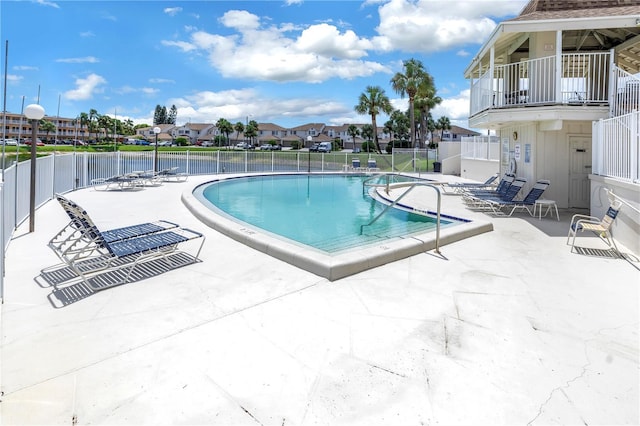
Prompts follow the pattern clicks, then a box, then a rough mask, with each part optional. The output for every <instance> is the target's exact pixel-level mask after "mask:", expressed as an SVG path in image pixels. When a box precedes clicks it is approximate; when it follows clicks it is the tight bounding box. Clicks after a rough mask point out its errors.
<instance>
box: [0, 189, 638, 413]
mask: <svg viewBox="0 0 640 426" xmlns="http://www.w3.org/2000/svg"><path fill="white" fill-rule="evenodd" d="M445 179H446V178H445ZM207 180H208V178H207V177H190V178H189V180H188V181H186V182H166V183H164V184H163V185H162V186H158V187H147V188H145V189H143V190H139V191H109V192H99V191H94V190H91V189H85V190H81V191H77V192H73V193H69V194H67V196H68V198H70V199H72V200H74V201H76V202H77V203H78V204H80V205H81V206H82V207H84V208H85V209H86V210H87V211H88V212H89V214H90V215H91V217H92V218H93V219H94V221H95V222H96V223H97V224H98V226H99V227H100V228H101V229H109V228H115V227H120V226H124V225H127V224H134V223H139V222H141V221H149V220H155V219H167V220H171V221H174V222H177V223H179V224H181V225H182V226H184V227H188V228H192V229H195V230H198V231H201V232H203V233H204V234H205V235H206V241H205V243H204V248H203V250H202V253H201V259H202V261H201V262H199V263H195V264H192V265H188V266H186V267H182V268H178V269H174V270H171V271H169V272H165V273H162V274H158V275H157V276H154V277H150V278H148V279H144V280H140V281H136V282H132V283H128V284H125V285H122V286H118V287H114V288H111V289H107V290H105V291H101V292H97V293H91V292H84V293H81V292H78V293H75V294H74V293H71V292H64V291H61V290H58V289H55V288H53V287H51V286H48V285H46V283H45V282H43V280H41V279H39V276H40V272H41V270H42V269H43V268H45V267H48V266H52V265H55V264H56V263H58V259H57V257H56V256H55V255H54V253H53V252H52V251H51V250H50V249H49V248H47V245H46V244H47V242H48V240H49V239H50V238H51V237H52V236H53V235H54V234H55V233H56V232H57V231H58V230H59V229H60V228H62V227H63V226H64V225H65V224H66V223H67V222H68V217H67V216H66V215H65V213H64V212H63V210H62V209H61V208H60V206H59V204H58V203H56V202H49V203H47V204H46V205H44V206H42V207H41V208H39V209H38V211H37V217H36V232H35V233H28V232H27V226H26V225H27V224H24V225H23V226H21V227H20V228H19V229H18V230H17V231H16V232H15V235H14V238H13V240H12V241H11V244H10V246H9V249H8V252H7V258H6V276H5V300H4V305H2V308H1V309H2V316H1V320H2V325H1V326H2V342H1V363H2V366H1V376H0V380H1V387H2V393H3V394H2V404H0V410H1V413H0V415H1V418H0V420H1V423H2V424H6V425H14V424H15V425H18V424H19V425H28V424H67V425H68V424H149V425H158V424H216V425H279V426H280V425H383V424H384V425H427V424H431V425H432V424H442V425H463V424H464V425H469V424H473V425H513V424H520V425H525V424H532V425H544V424H565V425H568V424H581V425H582V424H588V425H595V424H607V425H612V424H638V423H640V413H639V412H640V408H639V400H640V392H639V383H640V376H639V357H638V355H639V337H638V325H639V321H640V315H639V314H640V306H639V300H640V298H639V295H640V290H639V289H640V271H639V269H638V268H639V267H640V264H639V263H638V262H637V260H636V259H635V258H634V257H632V256H631V257H630V259H628V260H624V259H620V258H615V257H613V256H610V252H607V251H606V250H598V249H603V248H606V247H605V246H604V245H603V244H602V243H601V242H600V241H599V240H597V239H596V238H585V239H583V240H584V242H586V243H587V244H588V245H590V246H591V245H592V247H593V248H596V250H594V251H591V254H592V255H586V254H577V253H571V252H570V248H569V246H567V245H566V244H565V240H566V234H567V229H568V223H569V220H570V218H571V215H572V214H573V213H574V212H570V211H561V212H560V219H561V221H560V222H558V221H556V219H555V218H550V217H546V218H543V219H542V220H538V218H531V217H530V216H529V215H527V214H526V213H525V214H516V215H514V217H511V218H504V217H494V216H489V215H486V214H484V213H478V212H471V211H469V210H467V209H466V208H464V207H463V206H462V205H461V202H460V199H459V197H456V196H445V197H444V199H443V211H444V212H447V213H452V214H456V215H461V216H463V217H466V218H470V219H475V220H485V221H491V222H492V223H493V227H494V230H493V231H492V232H488V233H485V234H482V235H479V236H475V237H473V238H469V239H466V240H462V241H459V242H455V243H452V244H449V245H446V246H444V247H442V248H441V255H438V254H437V253H434V252H426V253H423V254H419V255H416V256H413V257H410V258H407V259H403V260H399V261H396V262H394V263H391V264H387V265H384V266H381V267H377V268H374V269H371V270H368V271H364V272H361V273H358V274H356V275H352V276H349V277H346V278H343V279H340V280H337V281H334V282H330V281H328V280H327V279H325V278H320V277H318V276H316V275H313V274H311V273H309V272H306V271H304V270H301V269H298V268H296V267H294V266H291V265H289V264H287V263H284V262H281V261H279V260H276V259H274V258H272V257H270V256H268V255H266V254H264V253H261V252H258V251H256V250H253V249H251V248H248V247H246V246H244V245H243V244H241V243H239V242H237V241H234V240H232V239H230V238H228V237H226V236H224V235H222V234H220V233H218V232H216V231H213V230H211V229H208V228H207V227H206V226H205V225H204V224H202V223H201V222H199V221H198V220H197V219H196V218H195V217H193V216H192V215H191V214H190V212H189V211H188V210H187V209H186V207H185V206H184V205H183V204H182V202H181V201H180V198H181V194H182V193H183V192H184V191H187V190H189V189H191V188H193V187H194V186H195V185H196V184H197V183H199V182H204V181H207ZM415 202H416V203H418V202H419V199H416V200H415ZM594 254H595V255H594Z"/></svg>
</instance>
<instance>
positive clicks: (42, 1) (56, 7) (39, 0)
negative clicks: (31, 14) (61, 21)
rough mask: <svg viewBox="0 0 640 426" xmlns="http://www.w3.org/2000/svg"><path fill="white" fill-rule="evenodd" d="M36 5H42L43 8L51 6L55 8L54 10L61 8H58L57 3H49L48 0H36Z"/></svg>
mask: <svg viewBox="0 0 640 426" xmlns="http://www.w3.org/2000/svg"><path fill="white" fill-rule="evenodd" d="M36 3H38V4H41V5H43V6H49V7H53V8H54V9H60V6H58V4H57V3H54V2H52V1H47V0H36Z"/></svg>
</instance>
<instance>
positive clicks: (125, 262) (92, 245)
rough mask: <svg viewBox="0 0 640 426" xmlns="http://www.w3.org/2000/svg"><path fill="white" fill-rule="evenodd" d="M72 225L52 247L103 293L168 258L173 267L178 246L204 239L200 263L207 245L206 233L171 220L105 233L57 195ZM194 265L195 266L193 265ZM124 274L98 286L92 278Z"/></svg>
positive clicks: (86, 282)
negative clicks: (143, 267)
mask: <svg viewBox="0 0 640 426" xmlns="http://www.w3.org/2000/svg"><path fill="white" fill-rule="evenodd" d="M56 198H58V201H59V202H60V204H61V205H62V206H63V208H64V209H65V211H66V212H67V214H68V215H69V217H70V218H71V222H70V223H69V224H68V225H66V226H65V227H64V228H63V229H62V230H61V231H60V232H58V233H57V234H56V235H55V236H54V237H53V238H52V239H51V240H50V242H49V244H48V246H49V248H51V250H53V252H54V253H55V254H56V255H57V256H58V258H59V259H60V260H61V261H62V262H63V267H64V266H66V267H69V268H70V269H71V270H72V271H73V272H74V273H75V274H76V275H77V277H78V278H79V279H80V280H81V281H83V282H84V283H85V284H86V285H88V286H89V287H91V288H92V289H93V290H96V291H98V290H103V289H105V288H108V287H113V286H115V285H121V284H125V283H127V282H128V281H129V279H130V277H131V274H132V272H133V271H134V269H135V268H136V266H138V265H140V264H142V263H145V262H149V261H151V260H156V259H164V260H165V261H166V262H167V264H168V265H169V266H173V264H172V262H171V259H170V258H169V256H170V255H171V254H173V253H176V252H177V251H178V246H179V245H180V244H182V243H186V242H188V241H191V240H196V239H201V242H200V245H199V246H198V248H197V251H196V253H195V255H194V256H193V262H196V261H198V260H199V256H200V251H201V250H202V246H203V245H204V240H205V237H204V235H203V234H201V233H199V232H196V231H193V230H190V229H187V228H180V227H178V225H176V224H174V223H172V222H168V221H157V222H153V223H144V224H139V225H133V226H128V227H123V228H117V229H113V230H110V231H104V232H101V231H100V230H99V229H98V227H97V226H96V225H95V224H94V223H93V221H92V220H91V218H90V217H89V215H88V214H87V213H86V211H84V210H83V209H82V208H80V207H79V206H78V205H77V204H75V203H73V202H70V201H69V200H67V199H65V198H64V197H62V196H57V197H56ZM193 262H192V263H193ZM55 269H60V265H57V266H54V267H52V268H47V269H45V270H43V273H47V272H51V271H52V270H55ZM121 270H122V271H123V272H122V274H121V275H120V279H119V280H116V281H112V282H111V283H109V284H107V285H104V284H100V285H98V284H96V283H94V282H92V280H91V278H93V277H95V276H96V275H98V274H100V273H102V272H105V271H109V272H113V271H121Z"/></svg>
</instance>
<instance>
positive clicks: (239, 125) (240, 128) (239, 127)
mask: <svg viewBox="0 0 640 426" xmlns="http://www.w3.org/2000/svg"><path fill="white" fill-rule="evenodd" d="M233 130H235V131H236V140H238V138H240V132H244V124H243V123H242V121H238V122H237V123H236V124H235V125H234V126H233Z"/></svg>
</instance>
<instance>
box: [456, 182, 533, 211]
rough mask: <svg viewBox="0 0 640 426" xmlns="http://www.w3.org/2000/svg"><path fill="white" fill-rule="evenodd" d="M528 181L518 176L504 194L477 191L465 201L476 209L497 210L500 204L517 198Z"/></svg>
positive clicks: (468, 205)
mask: <svg viewBox="0 0 640 426" xmlns="http://www.w3.org/2000/svg"><path fill="white" fill-rule="evenodd" d="M526 183H527V179H526V178H523V177H518V178H515V179H514V181H513V182H512V183H511V185H509V186H508V187H507V189H506V191H504V192H503V193H502V194H492V193H491V192H486V193H477V194H476V195H473V196H469V197H468V198H467V199H466V201H465V203H466V204H467V207H469V208H471V209H474V210H492V211H494V212H495V209H496V206H497V205H498V204H500V203H508V202H511V201H513V200H515V198H516V197H517V196H518V194H519V193H520V190H521V189H522V187H523V186H524V185H525V184H526Z"/></svg>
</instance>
